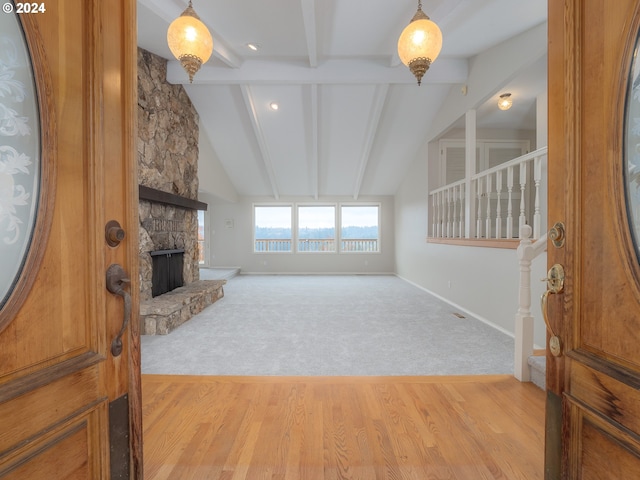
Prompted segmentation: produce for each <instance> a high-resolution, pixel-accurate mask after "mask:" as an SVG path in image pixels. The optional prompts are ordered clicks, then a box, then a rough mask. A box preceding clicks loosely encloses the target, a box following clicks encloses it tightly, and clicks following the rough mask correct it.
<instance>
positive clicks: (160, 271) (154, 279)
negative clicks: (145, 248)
mask: <svg viewBox="0 0 640 480" xmlns="http://www.w3.org/2000/svg"><path fill="white" fill-rule="evenodd" d="M149 254H150V255H151V260H152V262H153V266H152V275H151V296H152V297H157V296H159V295H162V294H163V293H167V292H170V291H172V290H174V289H176V288H178V287H182V286H183V285H184V281H183V278H182V269H183V266H184V249H182V248H174V249H170V250H155V251H153V252H149Z"/></svg>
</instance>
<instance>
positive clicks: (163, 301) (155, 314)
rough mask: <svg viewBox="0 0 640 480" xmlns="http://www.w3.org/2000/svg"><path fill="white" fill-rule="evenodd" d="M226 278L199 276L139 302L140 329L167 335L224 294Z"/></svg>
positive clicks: (152, 333)
mask: <svg viewBox="0 0 640 480" xmlns="http://www.w3.org/2000/svg"><path fill="white" fill-rule="evenodd" d="M226 283H227V281H226V280H198V281H196V282H193V283H190V284H189V285H186V286H184V287H179V288H176V289H175V290H172V291H171V292H168V293H165V294H163V295H160V296H158V297H155V298H152V299H150V300H145V301H144V302H141V303H140V333H141V334H142V335H166V334H168V333H169V332H171V331H172V330H175V329H176V328H177V327H179V326H180V325H182V324H183V323H184V322H186V321H187V320H189V319H190V318H191V317H193V316H194V315H196V314H197V313H200V312H201V311H202V310H204V309H205V308H206V307H208V306H209V305H211V304H212V303H215V302H216V301H217V300H219V299H221V298H222V297H223V296H224V290H223V288H222V287H223V285H225V284H226Z"/></svg>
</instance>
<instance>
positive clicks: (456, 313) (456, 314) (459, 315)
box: [453, 312, 467, 318]
mask: <svg viewBox="0 0 640 480" xmlns="http://www.w3.org/2000/svg"><path fill="white" fill-rule="evenodd" d="M453 314H454V315H455V316H456V317H458V318H467V317H465V316H464V315H462V314H461V313H458V312H453Z"/></svg>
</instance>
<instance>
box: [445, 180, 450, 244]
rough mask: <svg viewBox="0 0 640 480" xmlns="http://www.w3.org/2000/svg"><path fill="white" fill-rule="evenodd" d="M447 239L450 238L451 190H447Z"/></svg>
mask: <svg viewBox="0 0 640 480" xmlns="http://www.w3.org/2000/svg"><path fill="white" fill-rule="evenodd" d="M446 198H447V238H450V237H451V189H450V188H447V194H446Z"/></svg>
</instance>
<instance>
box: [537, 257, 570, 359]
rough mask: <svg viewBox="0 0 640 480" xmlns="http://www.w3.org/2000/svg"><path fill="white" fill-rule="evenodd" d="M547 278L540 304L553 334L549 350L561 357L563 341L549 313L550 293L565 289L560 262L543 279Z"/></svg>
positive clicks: (557, 292) (555, 355)
mask: <svg viewBox="0 0 640 480" xmlns="http://www.w3.org/2000/svg"><path fill="white" fill-rule="evenodd" d="M545 280H546V282H547V290H546V291H545V292H544V293H543V294H542V298H541V299H540V306H541V308H542V316H543V318H544V323H545V324H546V325H547V329H548V330H549V333H550V334H551V337H550V338H549V351H550V352H551V355H553V356H554V357H559V356H560V355H562V341H561V340H560V337H559V336H558V335H556V334H555V332H554V331H553V328H552V327H551V323H549V317H548V315H547V299H548V298H549V295H557V294H559V293H562V292H563V291H564V268H563V267H562V265H560V264H558V263H556V264H555V265H553V266H552V267H551V268H550V269H549V271H548V272H547V278H545V279H543V281H545Z"/></svg>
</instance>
